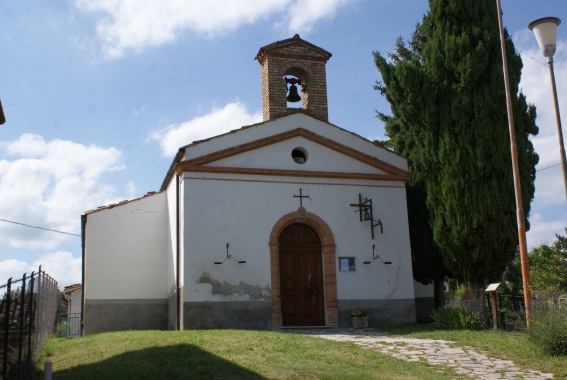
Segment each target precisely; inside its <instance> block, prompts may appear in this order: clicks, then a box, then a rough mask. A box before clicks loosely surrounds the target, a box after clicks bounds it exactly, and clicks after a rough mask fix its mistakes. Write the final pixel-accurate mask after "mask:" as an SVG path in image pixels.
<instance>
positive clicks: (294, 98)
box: [286, 84, 301, 103]
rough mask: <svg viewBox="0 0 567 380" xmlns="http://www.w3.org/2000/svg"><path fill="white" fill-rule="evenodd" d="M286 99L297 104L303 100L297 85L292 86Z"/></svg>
mask: <svg viewBox="0 0 567 380" xmlns="http://www.w3.org/2000/svg"><path fill="white" fill-rule="evenodd" d="M286 99H287V101H288V102H290V103H296V102H299V101H300V100H301V96H299V93H298V92H297V86H296V85H295V84H292V85H291V86H290V87H289V94H288V95H287V98H286Z"/></svg>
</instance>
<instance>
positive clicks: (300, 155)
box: [291, 147, 307, 164]
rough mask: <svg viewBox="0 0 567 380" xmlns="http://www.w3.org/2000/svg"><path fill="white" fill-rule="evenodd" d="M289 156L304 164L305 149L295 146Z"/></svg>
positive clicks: (305, 159)
mask: <svg viewBox="0 0 567 380" xmlns="http://www.w3.org/2000/svg"><path fill="white" fill-rule="evenodd" d="M291 158H293V160H294V161H295V163H297V164H304V163H306V162H307V151H306V150H305V148H301V147H297V148H295V149H293V150H292V151H291Z"/></svg>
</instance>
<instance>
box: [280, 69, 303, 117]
mask: <svg viewBox="0 0 567 380" xmlns="http://www.w3.org/2000/svg"><path fill="white" fill-rule="evenodd" d="M283 79H284V81H285V87H286V101H287V108H302V109H306V108H307V84H308V82H309V77H308V75H307V73H306V72H305V71H304V70H303V69H301V68H297V67H292V68H290V69H289V70H287V71H286V73H285V75H284V77H283Z"/></svg>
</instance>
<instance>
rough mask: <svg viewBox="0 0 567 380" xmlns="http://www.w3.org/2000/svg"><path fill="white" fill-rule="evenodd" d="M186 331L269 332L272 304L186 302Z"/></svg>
mask: <svg viewBox="0 0 567 380" xmlns="http://www.w3.org/2000/svg"><path fill="white" fill-rule="evenodd" d="M183 317H184V326H185V329H188V330H191V329H249V330H269V329H271V327H272V303H271V302H269V301H247V302H185V304H184V306H183Z"/></svg>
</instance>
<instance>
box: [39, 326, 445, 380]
mask: <svg viewBox="0 0 567 380" xmlns="http://www.w3.org/2000/svg"><path fill="white" fill-rule="evenodd" d="M46 360H50V361H51V362H52V365H53V378H54V379H207V380H212V379H263V378H267V379H394V380H395V379H404V380H406V379H407V380H410V379H448V378H454V376H451V373H450V372H446V373H440V372H436V371H443V369H440V368H432V367H429V366H427V365H426V364H422V363H409V362H405V361H401V360H397V359H394V358H392V357H389V356H386V355H382V354H379V353H376V352H373V351H371V350H366V349H363V348H361V347H359V346H356V345H355V344H352V343H340V342H334V341H328V340H324V339H318V338H313V337H308V336H302V335H295V334H286V333H277V332H268V331H241V330H206V331H181V332H175V331H127V332H117V333H105V334H98V335H91V336H87V337H82V338H77V339H64V338H51V339H50V340H49V341H48V343H47V345H46V346H45V348H44V352H43V355H42V360H41V362H40V363H39V364H38V372H39V373H38V374H37V375H38V376H37V378H43V374H42V373H41V372H42V369H43V363H44V362H45V361H46Z"/></svg>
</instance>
